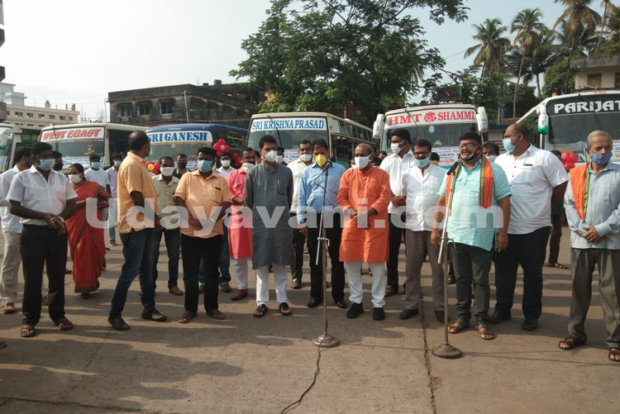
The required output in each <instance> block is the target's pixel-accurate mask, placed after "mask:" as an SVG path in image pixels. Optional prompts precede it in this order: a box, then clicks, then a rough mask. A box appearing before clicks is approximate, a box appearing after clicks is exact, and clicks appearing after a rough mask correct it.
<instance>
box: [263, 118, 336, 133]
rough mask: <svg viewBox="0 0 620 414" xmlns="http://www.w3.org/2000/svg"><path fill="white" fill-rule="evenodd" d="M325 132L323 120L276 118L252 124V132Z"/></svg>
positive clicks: (325, 122)
mask: <svg viewBox="0 0 620 414" xmlns="http://www.w3.org/2000/svg"><path fill="white" fill-rule="evenodd" d="M276 130H280V131H294V130H314V131H327V121H326V120H325V118H276V119H264V120H263V119H261V120H254V121H253V122H252V131H276Z"/></svg>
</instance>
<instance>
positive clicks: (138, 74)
mask: <svg viewBox="0 0 620 414" xmlns="http://www.w3.org/2000/svg"><path fill="white" fill-rule="evenodd" d="M269 4H270V1H269V0H174V1H164V0H107V1H105V2H100V1H95V0H54V1H51V0H4V23H5V25H4V29H5V38H6V40H5V43H4V46H2V48H0V65H3V66H5V68H6V79H5V81H4V82H8V83H13V84H16V88H15V89H16V91H19V92H24V93H25V94H26V96H27V100H26V104H27V105H35V106H43V104H44V103H45V100H49V101H50V103H51V104H52V107H54V106H56V105H57V106H58V108H64V107H65V104H68V105H69V106H70V105H71V104H73V103H75V104H76V107H77V109H78V110H80V111H82V112H83V114H82V115H84V113H85V115H86V116H87V117H89V118H96V117H97V116H98V115H100V114H102V113H103V111H104V105H106V104H105V98H106V97H107V94H108V92H112V91H120V90H126V89H139V88H148V87H155V86H165V85H176V84H183V83H192V84H201V83H204V82H208V83H211V84H212V83H213V80H215V79H221V80H222V81H223V82H224V83H230V82H235V79H234V78H232V77H231V76H229V75H228V73H229V71H230V70H231V69H234V68H236V67H237V65H238V64H239V63H240V62H242V61H243V60H244V59H245V58H246V54H245V52H244V51H243V49H241V42H242V41H243V40H244V39H245V38H247V37H248V36H249V35H251V34H253V33H256V31H257V30H258V28H259V26H260V24H261V22H262V20H263V19H264V18H265V17H266V13H265V11H266V10H267V9H268V7H269ZM465 4H466V6H468V7H469V8H470V10H469V11H468V20H466V21H465V22H463V23H455V22H452V21H446V22H445V23H444V24H443V25H437V24H435V23H433V22H431V21H430V20H429V19H428V10H426V9H417V10H416V11H415V12H414V13H413V14H414V15H415V16H417V17H419V18H420V20H421V21H422V22H423V26H424V28H425V30H426V36H425V37H426V39H427V40H428V42H429V45H430V46H431V47H436V48H438V49H439V50H440V51H441V53H442V56H443V57H444V58H445V59H446V62H447V65H446V69H447V70H449V71H453V72H454V71H458V70H462V69H464V68H466V67H467V66H469V65H471V64H472V61H473V57H470V58H468V59H465V58H464V57H463V53H464V51H465V50H466V49H467V48H468V47H470V46H472V45H474V44H475V41H474V40H473V39H472V36H473V34H474V33H475V31H474V29H473V27H472V25H473V24H478V23H481V22H483V21H484V20H485V19H487V18H494V17H497V18H499V19H501V20H502V22H503V24H505V25H507V26H509V25H510V23H511V22H512V20H513V19H514V17H515V16H516V14H517V13H518V12H519V11H521V10H523V9H526V8H535V7H539V8H540V9H541V11H542V13H543V21H544V22H545V23H546V24H547V25H549V26H553V24H554V23H555V21H556V19H557V17H558V16H559V15H560V14H561V12H562V6H561V5H559V4H555V3H554V2H553V1H552V0H520V1H514V0H465ZM598 4H599V1H597V0H595V1H594V2H593V5H595V8H596V9H597V10H599V11H601V10H602V9H601V8H600V7H599V6H598ZM108 111H109V109H108ZM108 116H109V114H108Z"/></svg>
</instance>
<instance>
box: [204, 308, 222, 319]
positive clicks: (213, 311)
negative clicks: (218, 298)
mask: <svg viewBox="0 0 620 414" xmlns="http://www.w3.org/2000/svg"><path fill="white" fill-rule="evenodd" d="M207 315H209V316H210V317H212V318H213V319H215V320H216V321H223V320H224V319H226V315H224V314H223V313H222V312H220V310H219V309H211V310H209V311H207Z"/></svg>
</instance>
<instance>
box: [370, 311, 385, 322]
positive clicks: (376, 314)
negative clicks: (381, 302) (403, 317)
mask: <svg viewBox="0 0 620 414" xmlns="http://www.w3.org/2000/svg"><path fill="white" fill-rule="evenodd" d="M372 318H373V319H374V320H375V321H382V320H384V319H385V311H384V310H383V308H374V309H373V310H372Z"/></svg>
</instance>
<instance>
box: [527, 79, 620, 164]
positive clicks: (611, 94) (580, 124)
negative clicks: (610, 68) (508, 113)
mask: <svg viewBox="0 0 620 414" xmlns="http://www.w3.org/2000/svg"><path fill="white" fill-rule="evenodd" d="M519 122H521V123H524V124H525V125H527V127H528V129H529V130H530V139H531V140H532V142H533V143H535V145H537V146H539V147H540V148H542V149H546V150H548V151H551V150H553V149H557V150H559V151H561V152H566V151H572V152H574V153H575V154H576V155H577V157H578V158H579V162H586V161H588V159H587V156H586V152H585V148H586V138H587V137H588V134H590V132H592V131H595V130H603V131H605V132H608V133H609V134H610V135H611V136H612V137H613V138H614V146H613V156H612V161H613V162H616V163H619V162H620V91H604V90H603V91H594V92H582V93H573V94H569V95H560V96H552V97H550V98H547V99H545V100H544V101H542V102H541V103H540V104H538V105H536V106H535V107H534V108H532V109H531V110H530V111H529V112H528V113H527V114H525V116H523V118H521V119H519Z"/></svg>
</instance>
